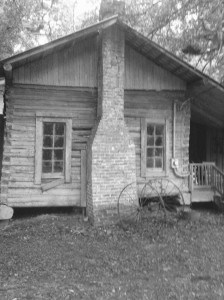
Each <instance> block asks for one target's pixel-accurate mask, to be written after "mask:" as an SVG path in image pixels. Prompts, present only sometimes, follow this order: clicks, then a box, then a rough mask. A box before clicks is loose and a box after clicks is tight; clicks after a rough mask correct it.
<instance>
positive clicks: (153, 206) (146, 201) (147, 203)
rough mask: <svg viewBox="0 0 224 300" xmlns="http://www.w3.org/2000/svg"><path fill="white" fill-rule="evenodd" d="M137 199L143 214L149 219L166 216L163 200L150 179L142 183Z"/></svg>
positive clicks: (159, 218) (161, 218) (160, 218)
mask: <svg viewBox="0 0 224 300" xmlns="http://www.w3.org/2000/svg"><path fill="white" fill-rule="evenodd" d="M139 201H140V206H141V207H142V211H143V214H144V216H145V215H146V216H148V217H149V218H150V219H153V218H156V219H157V221H158V220H163V219H165V218H166V209H165V204H164V201H163V199H162V197H161V196H160V194H159V192H158V191H157V189H156V188H155V187H154V186H153V184H152V183H151V182H150V181H149V182H147V183H146V184H145V185H144V187H143V189H142V191H141V195H140V199H139Z"/></svg>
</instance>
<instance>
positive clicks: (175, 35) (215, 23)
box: [125, 0, 224, 81]
mask: <svg viewBox="0 0 224 300" xmlns="http://www.w3.org/2000/svg"><path fill="white" fill-rule="evenodd" d="M126 12H127V14H126V17H125V18H126V21H127V22H128V23H129V24H130V25H131V26H133V27H135V28H136V29H138V30H139V31H141V32H142V33H144V34H145V35H147V36H148V37H149V38H151V39H152V40H154V41H156V42H157V43H159V44H160V45H162V46H163V47H165V48H167V49H169V50H170V51H172V52H174V53H176V54H177V55H178V56H180V57H181V58H182V59H184V60H186V61H188V62H190V63H191V64H193V65H194V66H196V67H198V68H199V69H201V70H202V71H205V72H207V73H208V74H209V75H211V76H213V77H214V78H216V79H218V80H220V81H222V77H223V71H224V70H223V64H224V47H223V46H224V37H223V34H224V1H223V0H213V1H210V0H147V1H145V0H129V2H128V5H127V9H126Z"/></svg>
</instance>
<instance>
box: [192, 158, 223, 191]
mask: <svg viewBox="0 0 224 300" xmlns="http://www.w3.org/2000/svg"><path fill="white" fill-rule="evenodd" d="M200 188H211V189H212V190H213V191H214V192H216V193H219V194H220V195H221V196H224V173H223V172H222V171H221V170H220V169H219V168H217V167H216V165H215V163H214V162H203V163H191V164H190V191H191V192H192V191H193V190H194V189H200Z"/></svg>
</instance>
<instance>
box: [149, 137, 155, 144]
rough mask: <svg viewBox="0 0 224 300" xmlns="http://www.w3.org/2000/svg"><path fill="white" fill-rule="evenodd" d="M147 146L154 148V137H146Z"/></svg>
mask: <svg viewBox="0 0 224 300" xmlns="http://www.w3.org/2000/svg"><path fill="white" fill-rule="evenodd" d="M147 146H154V137H147Z"/></svg>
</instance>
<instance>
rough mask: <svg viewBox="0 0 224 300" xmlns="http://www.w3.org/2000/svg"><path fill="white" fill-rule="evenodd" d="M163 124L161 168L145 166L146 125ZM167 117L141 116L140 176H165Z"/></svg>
mask: <svg viewBox="0 0 224 300" xmlns="http://www.w3.org/2000/svg"><path fill="white" fill-rule="evenodd" d="M148 124H152V125H163V126H164V150H163V168H147V166H146V160H147V125H148ZM167 137H168V136H167V119H163V120H161V119H150V118H141V177H152V176H166V175H167V149H168V147H167Z"/></svg>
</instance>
